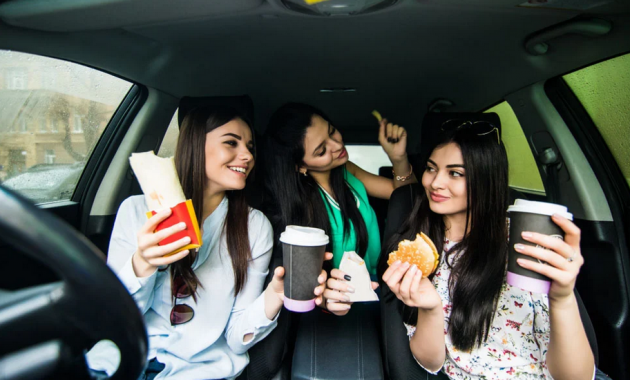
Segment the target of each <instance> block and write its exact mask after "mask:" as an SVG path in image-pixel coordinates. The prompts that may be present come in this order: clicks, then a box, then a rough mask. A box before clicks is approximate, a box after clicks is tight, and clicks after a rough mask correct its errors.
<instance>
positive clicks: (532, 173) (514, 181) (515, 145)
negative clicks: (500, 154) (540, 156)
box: [485, 101, 545, 195]
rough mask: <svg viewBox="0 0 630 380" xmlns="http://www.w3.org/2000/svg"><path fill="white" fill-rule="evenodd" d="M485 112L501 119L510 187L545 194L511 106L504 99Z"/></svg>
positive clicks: (528, 147)
mask: <svg viewBox="0 0 630 380" xmlns="http://www.w3.org/2000/svg"><path fill="white" fill-rule="evenodd" d="M485 112H495V113H496V114H497V115H499V118H500V119H501V134H502V140H503V144H504V145H505V150H506V151H507V155H508V162H509V165H510V173H509V182H510V187H512V188H514V189H516V190H519V191H522V192H525V193H534V194H538V195H545V187H544V185H543V182H542V179H541V177H540V172H539V171H538V166H537V165H536V160H535V159H534V155H533V153H532V150H531V148H530V146H529V143H528V142H527V138H525V134H524V133H523V128H522V127H521V123H519V121H518V118H517V117H516V115H515V114H514V111H513V110H512V107H511V106H510V105H509V104H508V102H506V101H504V102H501V103H499V104H497V105H496V106H494V107H492V108H490V109H488V110H486V111H485Z"/></svg>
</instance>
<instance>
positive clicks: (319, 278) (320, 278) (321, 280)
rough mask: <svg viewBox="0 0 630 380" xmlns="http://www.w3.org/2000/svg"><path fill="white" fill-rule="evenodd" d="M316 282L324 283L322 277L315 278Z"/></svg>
mask: <svg viewBox="0 0 630 380" xmlns="http://www.w3.org/2000/svg"><path fill="white" fill-rule="evenodd" d="M311 278H312V277H311ZM317 282H319V283H320V284H321V283H322V282H324V278H323V277H322V276H319V277H317Z"/></svg>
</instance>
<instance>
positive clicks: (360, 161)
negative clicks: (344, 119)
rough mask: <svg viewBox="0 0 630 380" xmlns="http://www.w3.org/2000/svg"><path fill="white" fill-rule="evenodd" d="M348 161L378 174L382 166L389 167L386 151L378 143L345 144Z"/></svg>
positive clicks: (389, 162) (390, 164)
mask: <svg viewBox="0 0 630 380" xmlns="http://www.w3.org/2000/svg"><path fill="white" fill-rule="evenodd" d="M346 150H347V151H348V157H349V159H350V161H352V162H353V163H355V164H357V166H359V167H360V168H361V169H363V170H365V171H366V172H370V173H372V174H375V175H378V170H379V169H380V168H381V167H383V166H388V167H391V166H392V163H391V161H389V158H388V157H387V153H385V151H384V150H383V148H382V147H381V146H380V145H346Z"/></svg>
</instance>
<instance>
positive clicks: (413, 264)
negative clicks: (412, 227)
mask: <svg viewBox="0 0 630 380" xmlns="http://www.w3.org/2000/svg"><path fill="white" fill-rule="evenodd" d="M439 258H440V256H439V255H438V253H437V249H436V248H435V244H433V242H432V241H431V239H429V237H428V236H427V235H425V234H424V233H420V234H418V235H416V239H415V240H413V241H410V240H403V241H401V242H400V243H399V244H398V250H396V251H394V252H392V253H390V254H389V260H387V264H388V265H389V268H388V269H387V270H386V271H385V273H384V274H383V281H384V282H385V283H386V284H387V286H388V287H389V289H390V290H391V291H392V292H393V293H394V294H395V295H396V297H397V298H398V299H399V300H401V301H402V302H403V303H405V305H407V306H410V307H418V308H420V309H424V310H430V309H435V308H441V307H442V300H441V299H440V296H439V295H438V294H437V291H436V290H435V287H434V286H433V284H432V283H431V281H430V280H429V279H428V278H427V277H428V276H429V275H431V274H432V273H433V272H434V271H435V269H436V268H437V266H438V264H439Z"/></svg>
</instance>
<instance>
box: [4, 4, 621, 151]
mask: <svg viewBox="0 0 630 380" xmlns="http://www.w3.org/2000/svg"><path fill="white" fill-rule="evenodd" d="M524 1H525V0H477V1H474V2H472V1H459V0H436V1H433V0H399V1H398V2H397V3H396V4H395V5H394V6H393V7H391V8H388V9H385V10H382V11H379V12H376V13H373V14H368V15H360V16H352V17H316V16H306V15H302V14H298V13H293V12H291V11H288V10H287V9H285V8H284V7H283V6H282V5H281V4H280V2H279V0H267V1H265V0H186V1H174V0H56V1H54V2H51V1H49V0H12V1H5V2H3V3H2V4H0V19H1V20H2V23H1V24H0V48H4V49H13V50H20V51H25V52H32V53H37V54H43V55H49V56H52V57H59V58H63V59H68V60H72V61H76V62H79V63H84V64H87V65H90V66H94V67H97V68H100V69H103V70H106V71H108V72H111V73H114V74H116V75H119V76H121V77H124V78H128V79H130V80H132V81H135V82H138V83H141V84H144V85H147V86H149V87H152V88H156V89H158V90H161V91H164V92H166V93H169V94H172V95H174V96H176V97H181V96H213V95H241V94H248V95H250V96H251V97H252V99H253V100H254V104H255V107H256V124H257V127H258V128H260V129H262V128H264V125H265V122H266V120H267V119H268V117H269V116H270V114H271V112H273V110H274V109H275V108H277V107H278V106H279V105H281V104H282V103H284V102H287V101H302V102H307V103H311V104H313V105H316V106H318V107H320V108H322V109H323V110H324V111H325V112H326V113H327V114H329V116H330V117H331V118H332V119H333V121H334V122H335V123H336V124H337V125H338V126H339V127H341V128H342V130H344V132H345V134H344V136H345V137H346V140H349V141H351V142H352V141H354V142H360V141H375V136H374V134H372V133H366V131H368V130H370V129H371V128H375V123H374V121H373V120H372V117H371V116H370V111H371V110H372V109H378V110H379V111H381V113H382V114H383V115H385V116H388V117H390V119H392V120H394V121H396V122H398V123H400V124H403V125H405V126H408V127H409V129H412V130H415V129H417V126H418V125H419V124H420V121H421V119H422V116H423V115H424V113H425V112H426V110H427V107H428V105H429V104H430V103H431V102H432V101H433V100H435V99H436V98H446V99H450V100H451V101H452V102H453V103H454V104H455V106H453V107H451V108H449V110H453V111H476V110H481V109H484V108H485V107H487V106H489V105H492V104H494V103H497V102H499V101H500V100H501V99H502V98H503V97H504V96H505V95H507V94H509V93H512V92H514V91H516V90H518V89H520V88H523V87H525V86H527V85H530V84H532V83H536V82H539V81H541V80H545V79H547V78H550V77H553V76H556V75H560V74H562V73H566V72H569V71H572V70H574V69H576V68H579V67H581V66H584V65H588V64H591V63H593V62H596V61H599V60H602V59H605V58H608V57H611V56H614V55H618V54H621V53H624V52H628V51H630V4H628V2H627V1H623V2H620V1H618V2H612V1H603V2H602V1H588V0H584V1H580V2H575V1H573V2H571V1H565V0H549V1H550V2H554V1H555V3H556V4H570V3H573V4H575V3H578V5H584V4H586V5H589V4H590V5H591V7H590V8H588V9H586V10H577V9H576V10H558V9H545V8H535V9H532V8H526V7H519V6H518V5H519V4H520V3H523V2H524ZM0 2H1V0H0ZM597 3H600V4H602V5H600V6H596V5H595V4H597ZM593 5H595V6H593ZM584 16H595V17H600V18H604V19H606V20H609V21H611V22H612V24H613V28H612V31H611V32H610V33H609V34H608V35H606V36H604V37H598V38H586V37H583V36H577V35H567V36H564V37H561V38H557V39H554V40H551V41H550V42H549V45H550V49H549V52H548V53H547V54H545V55H541V56H532V55H529V54H528V53H527V52H526V51H525V49H524V48H523V43H524V41H525V39H526V38H527V36H529V35H531V34H532V33H535V32H537V31H540V30H542V29H545V28H547V27H550V26H552V25H555V24H558V23H561V22H564V21H567V20H570V19H573V18H575V17H584ZM324 88H335V89H339V88H352V89H356V91H352V92H341V93H337V92H333V93H322V92H320V90H321V89H324ZM513 106H514V105H513ZM414 127H415V128H414ZM413 133H414V132H413V131H412V135H413Z"/></svg>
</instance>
